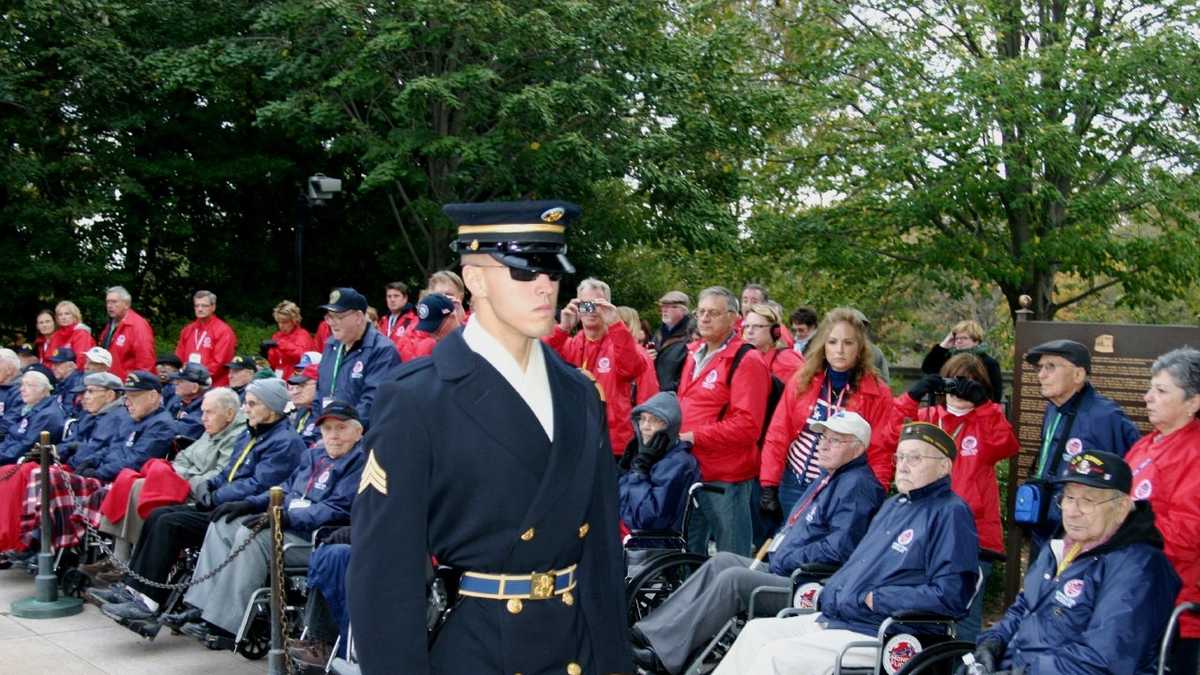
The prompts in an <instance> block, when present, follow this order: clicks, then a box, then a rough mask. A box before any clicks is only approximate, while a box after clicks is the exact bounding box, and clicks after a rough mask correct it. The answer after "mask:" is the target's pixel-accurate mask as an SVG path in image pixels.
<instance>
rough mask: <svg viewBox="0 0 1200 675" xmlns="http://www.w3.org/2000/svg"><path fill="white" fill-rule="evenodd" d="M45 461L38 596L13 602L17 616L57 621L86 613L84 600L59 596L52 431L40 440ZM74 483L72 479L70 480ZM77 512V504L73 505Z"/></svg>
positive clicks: (42, 486)
mask: <svg viewBox="0 0 1200 675" xmlns="http://www.w3.org/2000/svg"><path fill="white" fill-rule="evenodd" d="M38 440H39V443H38V450H40V451H41V452H40V454H41V461H42V475H41V476H39V479H40V483H41V485H40V487H41V492H42V495H41V497H42V498H41V507H42V548H41V552H40V553H38V566H37V569H38V573H37V579H36V580H35V581H34V593H35V594H34V596H33V597H32V598H22V599H20V600H17V601H15V602H13V603H12V614H13V616H19V617H21V618H23V619H57V618H59V617H64V616H72V615H74V614H78V613H80V612H82V611H83V600H82V599H81V598H70V597H67V598H60V597H58V577H57V576H56V575H55V574H54V552H53V551H52V550H51V547H50V541H51V537H53V536H54V534H53V532H52V531H51V527H50V453H51V452H53V451H54V446H53V445H50V432H49V431H43V432H42V433H41V436H40V438H39V439H38ZM65 479H66V480H70V477H69V476H68V477H66V478H65ZM71 508H72V509H74V508H75V505H74V504H72V505H71Z"/></svg>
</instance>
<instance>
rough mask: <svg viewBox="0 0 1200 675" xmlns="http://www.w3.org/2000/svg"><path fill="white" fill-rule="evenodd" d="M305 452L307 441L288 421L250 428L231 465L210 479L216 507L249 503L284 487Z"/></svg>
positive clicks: (284, 419) (242, 437)
mask: <svg viewBox="0 0 1200 675" xmlns="http://www.w3.org/2000/svg"><path fill="white" fill-rule="evenodd" d="M304 451H305V447H304V441H302V440H300V436H299V435H298V434H297V433H296V432H295V431H293V430H292V427H291V425H289V424H288V421H287V418H286V417H281V418H280V419H278V420H276V421H275V422H274V423H272V424H269V425H266V426H260V427H250V428H249V430H248V431H246V433H244V434H242V436H241V438H239V439H238V440H236V441H234V444H233V454H232V455H231V456H230V457H229V463H228V464H226V465H225V466H223V467H221V470H220V471H219V472H217V475H215V476H213V477H212V478H209V479H208V491H209V492H210V493H211V494H212V503H213V506H219V505H221V504H224V503H226V502H236V501H242V500H246V499H249V498H250V497H253V496H255V495H259V494H265V493H266V491H267V490H268V489H270V488H271V487H272V486H275V485H282V484H283V481H284V480H286V479H287V477H288V476H289V475H290V474H291V473H292V471H293V470H294V469H295V468H296V464H298V463H299V462H300V458H301V456H303V454H304Z"/></svg>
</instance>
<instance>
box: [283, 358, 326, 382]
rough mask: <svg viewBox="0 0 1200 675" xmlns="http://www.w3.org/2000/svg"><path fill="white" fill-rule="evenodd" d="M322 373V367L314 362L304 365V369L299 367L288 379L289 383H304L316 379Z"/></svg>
mask: <svg viewBox="0 0 1200 675" xmlns="http://www.w3.org/2000/svg"><path fill="white" fill-rule="evenodd" d="M320 374H321V367H320V366H318V365H317V364H315V363H313V364H310V365H307V366H305V367H304V369H303V370H301V369H299V368H297V369H296V370H293V371H292V376H291V377H289V378H288V379H287V383H288V384H304V383H306V382H311V381H314V380H316V379H317V378H318V377H319V376H320Z"/></svg>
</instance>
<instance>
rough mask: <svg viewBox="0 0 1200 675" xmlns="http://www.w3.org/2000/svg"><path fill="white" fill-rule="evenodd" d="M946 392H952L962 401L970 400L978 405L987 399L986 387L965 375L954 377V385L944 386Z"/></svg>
mask: <svg viewBox="0 0 1200 675" xmlns="http://www.w3.org/2000/svg"><path fill="white" fill-rule="evenodd" d="M946 393H947V394H954V395H955V396H957V397H959V398H961V399H963V400H964V401H970V402H971V403H972V404H973V405H979V404H980V403H983V402H984V401H986V400H988V391H987V389H985V388H984V386H983V385H982V384H980V383H978V382H976V381H975V380H969V379H967V378H965V377H956V378H954V386H952V387H949V386H948V387H946Z"/></svg>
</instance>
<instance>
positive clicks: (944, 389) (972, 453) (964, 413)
mask: <svg viewBox="0 0 1200 675" xmlns="http://www.w3.org/2000/svg"><path fill="white" fill-rule="evenodd" d="M991 392H992V387H991V381H990V380H989V379H988V374H987V370H986V369H985V367H984V364H983V361H981V360H980V359H979V358H978V357H977V356H975V355H974V354H968V353H960V354H956V355H954V356H952V357H950V360H949V361H947V362H946V363H945V365H943V366H942V372H941V374H940V375H926V376H925V377H924V378H922V379H921V380H918V381H917V383H916V384H914V385H913V386H912V387H911V388H910V389H909V390H908V392H907V393H905V394H901V395H900V396H897V397H896V401H895V403H896V417H897V419H898V420H899V419H915V420H918V421H921V422H929V423H930V424H935V425H937V426H938V427H940V428H941V429H942V430H943V431H945V432H946V433H948V434H950V437H951V438H953V439H954V443H955V445H956V447H957V448H958V459H957V460H956V461H955V462H954V471H953V472H951V474H950V487H951V489H953V490H954V493H955V494H957V495H958V496H959V497H962V500H963V501H964V502H966V503H967V506H970V507H971V513H972V514H973V515H974V516H975V529H976V530H977V531H978V533H979V547H980V548H981V549H984V550H985V551H990V552H992V553H994V554H995V555H996V556H999V555H1000V554H1001V553H1002V552H1003V551H1004V532H1003V529H1002V528H1001V525H1000V486H999V485H998V484H997V483H996V464H998V463H1000V462H1001V461H1002V460H1005V459H1008V458H1009V457H1012V456H1014V455H1016V454H1017V452H1018V451H1019V450H1020V449H1021V448H1020V445H1019V444H1018V443H1017V436H1016V434H1014V433H1013V428H1012V425H1011V424H1009V423H1008V419H1007V418H1006V417H1005V416H1004V408H1002V407H1001V406H1000V404H998V403H996V402H994V401H992V400H989V399H990V397H991ZM930 394H945V398H944V400H943V401H942V402H941V403H938V404H936V405H931V406H928V407H925V408H920V409H918V407H917V406H918V405H919V404H920V402H921V400H922V399H924V398H925V397H926V396H928V395H930ZM979 565H980V569H981V570H982V572H983V576H984V578H985V579H986V578H987V577H988V575H989V574H990V573H991V571H992V563H991V561H989V560H986V559H985V558H983V557H981V558H980V560H979ZM982 619H983V603H982V602H976V603H973V604H972V606H971V613H970V614H969V615H968V616H967V618H966V619H965V620H963V621H962V622H961V623H959V625H958V635H959V639H961V640H974V639H975V636H976V635H978V634H979V628H980V623H981V621H982Z"/></svg>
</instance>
